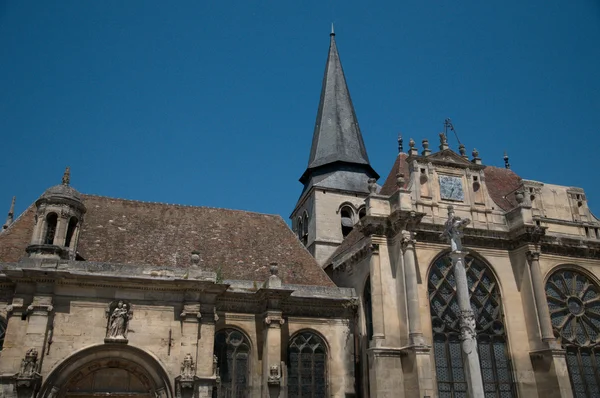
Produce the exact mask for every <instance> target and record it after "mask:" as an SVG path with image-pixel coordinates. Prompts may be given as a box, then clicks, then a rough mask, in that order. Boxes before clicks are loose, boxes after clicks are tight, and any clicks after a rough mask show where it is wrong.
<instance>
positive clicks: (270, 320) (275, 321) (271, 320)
mask: <svg viewBox="0 0 600 398" xmlns="http://www.w3.org/2000/svg"><path fill="white" fill-rule="evenodd" d="M265 323H266V324H267V325H269V326H271V324H272V325H273V326H281V325H283V324H284V323H285V319H283V318H282V317H280V316H277V315H267V316H266V317H265Z"/></svg>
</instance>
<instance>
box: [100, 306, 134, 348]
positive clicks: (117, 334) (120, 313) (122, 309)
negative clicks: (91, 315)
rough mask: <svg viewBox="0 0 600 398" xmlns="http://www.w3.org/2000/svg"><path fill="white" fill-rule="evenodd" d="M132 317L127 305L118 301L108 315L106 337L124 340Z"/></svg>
mask: <svg viewBox="0 0 600 398" xmlns="http://www.w3.org/2000/svg"><path fill="white" fill-rule="evenodd" d="M132 315H133V314H132V312H131V310H130V309H129V307H128V306H127V304H124V303H123V301H119V303H118V304H117V306H116V307H115V309H114V310H113V311H112V313H111V314H110V318H109V321H108V330H107V332H106V337H107V338H110V339H126V338H127V332H128V329H129V320H130V319H131V317H132Z"/></svg>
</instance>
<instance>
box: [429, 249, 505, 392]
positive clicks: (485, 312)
mask: <svg viewBox="0 0 600 398" xmlns="http://www.w3.org/2000/svg"><path fill="white" fill-rule="evenodd" d="M465 268H466V271H467V281H468V285H469V294H470V301H471V308H472V309H473V312H474V313H475V315H476V330H477V347H478V351H479V362H480V366H481V374H482V378H483V384H484V390H485V396H486V397H490V398H491V397H499V398H505V397H506V398H509V397H514V396H516V393H515V390H514V381H513V375H512V370H511V364H510V357H509V355H508V347H507V337H506V332H505V328H504V316H503V313H502V303H501V299H500V290H499V288H498V283H497V282H496V279H495V277H494V275H493V274H492V272H491V271H490V269H489V268H488V267H487V266H486V265H485V264H484V263H483V262H482V261H481V260H478V259H476V258H474V257H472V256H467V257H466V259H465ZM428 290H429V300H430V303H431V305H430V308H431V322H432V327H433V348H434V356H435V367H436V374H437V381H438V391H439V397H440V398H459V397H464V398H466V397H467V383H466V379H465V374H464V367H463V358H462V349H461V344H460V325H459V317H460V309H459V306H458V302H457V297H456V281H455V280H454V272H453V268H452V260H451V259H450V257H449V256H447V255H446V256H443V257H440V258H439V259H438V260H436V261H435V263H434V264H433V266H432V267H431V272H430V274H429V283H428Z"/></svg>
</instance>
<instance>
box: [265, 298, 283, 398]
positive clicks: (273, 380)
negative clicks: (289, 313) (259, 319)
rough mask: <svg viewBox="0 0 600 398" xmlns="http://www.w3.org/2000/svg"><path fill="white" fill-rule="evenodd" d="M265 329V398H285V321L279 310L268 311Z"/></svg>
mask: <svg viewBox="0 0 600 398" xmlns="http://www.w3.org/2000/svg"><path fill="white" fill-rule="evenodd" d="M264 321H265V325H264V329H263V333H264V341H263V356H262V357H263V361H262V364H263V369H262V370H263V397H265V398H267V397H268V398H276V397H280V396H283V394H282V389H281V373H282V369H281V325H283V323H284V320H283V317H282V313H281V311H279V310H267V312H266V313H265V318H264Z"/></svg>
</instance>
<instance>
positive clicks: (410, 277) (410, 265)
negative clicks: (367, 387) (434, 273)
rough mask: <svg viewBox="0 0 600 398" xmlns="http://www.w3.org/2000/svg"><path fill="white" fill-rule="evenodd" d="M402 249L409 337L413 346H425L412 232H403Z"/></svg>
mask: <svg viewBox="0 0 600 398" xmlns="http://www.w3.org/2000/svg"><path fill="white" fill-rule="evenodd" d="M401 247H402V256H403V260H404V285H405V290H406V303H407V309H408V337H409V339H410V344H411V345H423V344H424V340H423V331H422V329H421V312H420V311H419V291H418V281H417V265H416V257H415V240H414V234H413V233H412V232H410V231H402V244H401ZM396 275H398V274H396Z"/></svg>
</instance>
